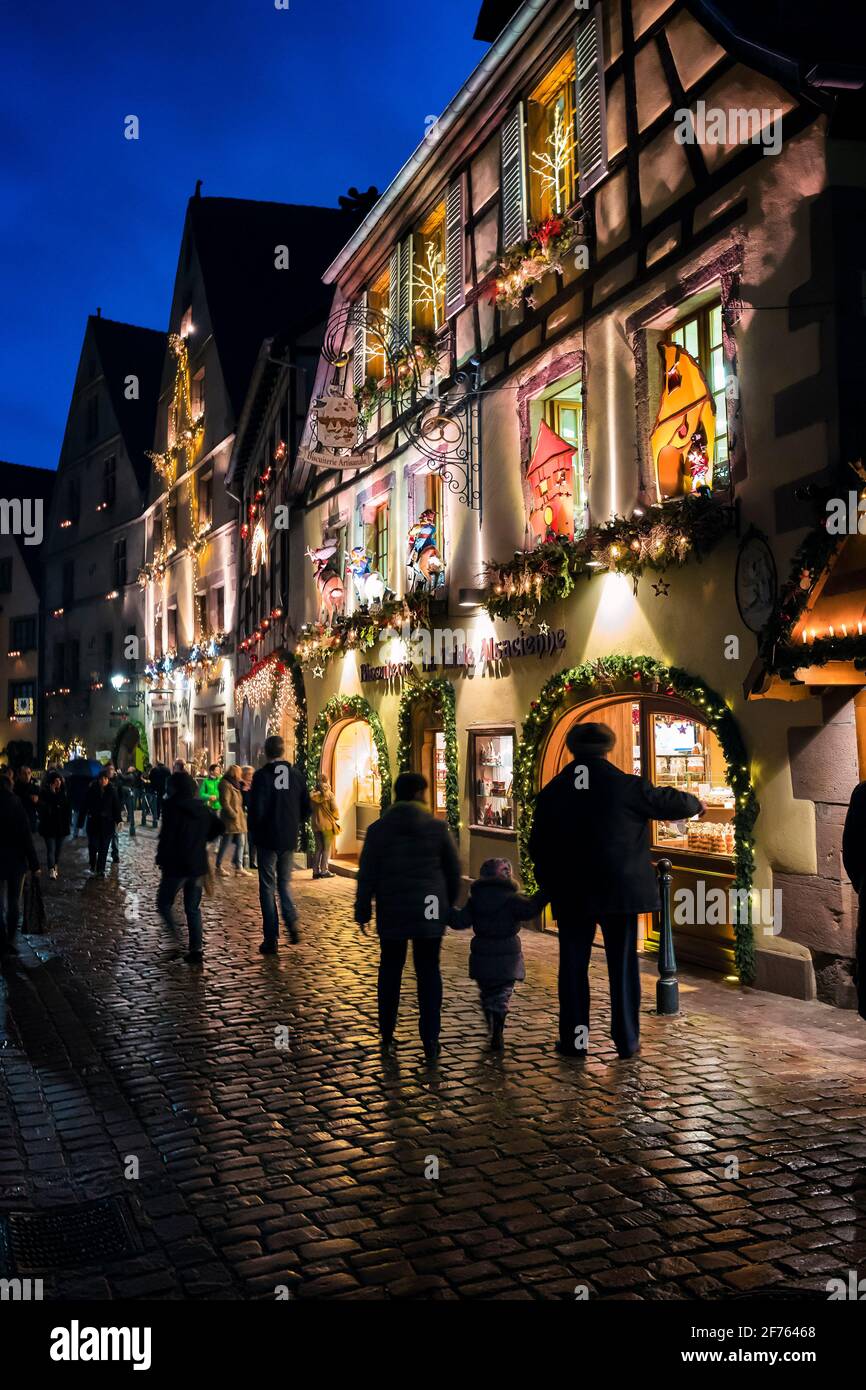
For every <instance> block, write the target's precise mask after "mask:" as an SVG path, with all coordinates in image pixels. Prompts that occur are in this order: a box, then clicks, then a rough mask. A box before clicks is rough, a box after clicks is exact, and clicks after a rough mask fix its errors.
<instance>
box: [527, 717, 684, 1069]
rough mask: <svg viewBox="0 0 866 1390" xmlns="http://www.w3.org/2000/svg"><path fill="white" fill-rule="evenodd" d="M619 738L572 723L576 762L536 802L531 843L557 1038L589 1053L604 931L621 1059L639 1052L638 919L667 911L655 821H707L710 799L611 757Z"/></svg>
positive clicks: (562, 1049)
mask: <svg viewBox="0 0 866 1390" xmlns="http://www.w3.org/2000/svg"><path fill="white" fill-rule="evenodd" d="M615 745H616V737H615V735H614V733H613V731H612V730H611V729H609V728H608V727H607V726H606V725H605V724H590V723H587V724H574V725H573V726H572V727H571V729H570V730H569V731H568V734H567V735H566V746H567V748H568V751H569V753H570V754H571V756H572V761H571V762H570V763H569V764H568V765H567V766H566V767H565V768H563V770H562V772H560V773H559V774H558V776H556V777H554V778H553V780H552V781H550V782H548V783H547V786H545V787H543V788H542V790H541V791H540V792H539V794H538V796H537V797H536V802H535V814H534V816H533V821H532V830H531V832H530V838H529V853H530V856H531V858H532V861H533V864H534V866H535V877H536V881H537V882H538V885H539V888H540V890H541V892H542V893H544V894H545V895H546V897H547V900H548V901H549V903H550V904H551V908H552V910H553V916H554V917H555V918H556V923H557V926H558V929H559V1042H558V1043H557V1051H558V1052H559V1053H560V1054H561V1055H563V1056H567V1057H584V1056H585V1055H586V1051H587V1043H588V1039H589V961H590V956H591V953H592V943H593V938H594V937H595V929H596V924H599V925H600V926H601V931H602V936H603V938H604V950H605V955H606V957H607V969H608V977H609V980H610V1006H611V1036H612V1037H613V1041H614V1044H615V1045H616V1049H617V1052H618V1053H619V1055H620V1057H622V1058H628V1057H633V1056H635V1055H636V1054H637V1053H638V1052H639V1051H640V970H639V966H638V958H637V922H638V916H639V915H640V914H642V913H645V912H658V911H659V909H660V907H661V899H660V897H659V888H658V879H657V877H656V872H655V869H654V867H653V862H652V858H651V855H650V831H649V825H650V821H653V820H666V821H671V820H686V819H689V818H691V817H692V816H697V815H701V814H702V813H703V810H704V806H703V803H702V802H700V801H699V800H698V798H697V797H696V796H692V795H690V793H688V792H680V791H676V790H675V789H674V788H673V787H654V786H653V785H652V783H651V782H649V781H646V780H645V779H643V778H641V777H636V776H634V775H633V774H631V773H627V772H622V771H620V769H619V768H618V767H615V766H614V765H613V764H612V763H609V762H608V761H607V755H608V753H609V752H610V751H611V749H612V748H614V747H615Z"/></svg>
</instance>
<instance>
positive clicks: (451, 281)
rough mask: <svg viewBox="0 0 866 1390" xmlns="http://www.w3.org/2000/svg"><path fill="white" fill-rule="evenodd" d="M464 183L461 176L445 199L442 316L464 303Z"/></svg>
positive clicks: (447, 314)
mask: <svg viewBox="0 0 866 1390" xmlns="http://www.w3.org/2000/svg"><path fill="white" fill-rule="evenodd" d="M465 190H466V180H465V178H464V177H463V175H462V174H461V176H460V177H459V178H458V179H455V180H454V182H453V183H452V184H451V185H450V187H449V189H448V192H447V194H446V196H445V317H446V318H450V317H451V315H452V314H456V313H457V310H458V309H462V308H463V305H464V304H465V303H466V231H465V225H466V212H465V201H466V193H465Z"/></svg>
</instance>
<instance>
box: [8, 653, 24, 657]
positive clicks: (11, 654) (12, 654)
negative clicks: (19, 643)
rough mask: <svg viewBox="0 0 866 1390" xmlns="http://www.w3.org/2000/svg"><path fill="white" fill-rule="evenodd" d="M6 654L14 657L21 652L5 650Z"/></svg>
mask: <svg viewBox="0 0 866 1390" xmlns="http://www.w3.org/2000/svg"><path fill="white" fill-rule="evenodd" d="M6 655H7V656H9V657H15V656H20V655H21V653H20V652H7V653H6Z"/></svg>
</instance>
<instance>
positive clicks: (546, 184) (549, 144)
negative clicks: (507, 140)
mask: <svg viewBox="0 0 866 1390" xmlns="http://www.w3.org/2000/svg"><path fill="white" fill-rule="evenodd" d="M574 76H575V71H574V50H573V49H570V50H569V51H568V52H567V53H565V54H563V56H562V58H560V60H559V62H558V63H557V64H556V65H555V67H553V68H552V69H551V70H550V72H548V74H547V76H546V77H545V78H544V80H543V81H542V82H540V83H539V84H538V86H537V87H536V89H535V91H534V92H533V93H532V95H531V96H530V98H529V101H528V103H527V124H528V131H527V134H528V141H529V149H528V159H527V166H528V173H529V215H530V219H531V220H532V221H533V222H543V221H544V220H545V219H546V218H548V217H554V216H561V215H562V214H563V213H565V212H567V211H568V209H569V208H570V207H571V205H572V203H573V202H574V201H575V198H576V176H577V169H576V160H575V153H576V150H575V134H574V132H575V121H574V90H575V88H574Z"/></svg>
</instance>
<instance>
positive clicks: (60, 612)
mask: <svg viewBox="0 0 866 1390" xmlns="http://www.w3.org/2000/svg"><path fill="white" fill-rule="evenodd" d="M51 616H52V618H62V617H63V609H62V608H55V610H54V612H53V613H52V614H51Z"/></svg>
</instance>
